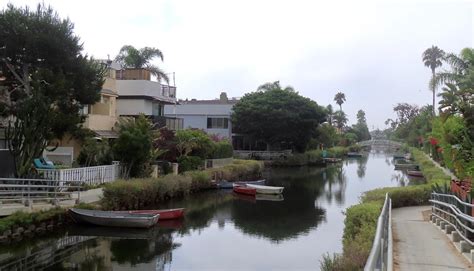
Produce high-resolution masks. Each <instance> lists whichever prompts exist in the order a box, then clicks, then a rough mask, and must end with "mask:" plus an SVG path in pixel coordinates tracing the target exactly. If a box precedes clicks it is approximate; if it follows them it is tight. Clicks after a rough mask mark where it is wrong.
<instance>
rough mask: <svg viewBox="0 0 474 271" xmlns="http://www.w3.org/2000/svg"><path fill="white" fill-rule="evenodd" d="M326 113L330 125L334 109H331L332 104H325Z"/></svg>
mask: <svg viewBox="0 0 474 271" xmlns="http://www.w3.org/2000/svg"><path fill="white" fill-rule="evenodd" d="M326 113H327V114H328V123H329V125H331V126H332V124H333V116H334V110H333V109H332V105H330V104H328V106H326Z"/></svg>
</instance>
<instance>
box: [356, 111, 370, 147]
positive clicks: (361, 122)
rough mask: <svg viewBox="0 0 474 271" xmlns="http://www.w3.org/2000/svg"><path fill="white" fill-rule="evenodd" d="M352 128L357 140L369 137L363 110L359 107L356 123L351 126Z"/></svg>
mask: <svg viewBox="0 0 474 271" xmlns="http://www.w3.org/2000/svg"><path fill="white" fill-rule="evenodd" d="M352 129H353V130H354V132H355V134H356V135H357V139H358V140H359V141H363V140H368V139H370V132H369V127H368V126H367V120H366V118H365V112H364V110H362V109H361V110H359V111H357V123H356V124H355V125H353V126H352Z"/></svg>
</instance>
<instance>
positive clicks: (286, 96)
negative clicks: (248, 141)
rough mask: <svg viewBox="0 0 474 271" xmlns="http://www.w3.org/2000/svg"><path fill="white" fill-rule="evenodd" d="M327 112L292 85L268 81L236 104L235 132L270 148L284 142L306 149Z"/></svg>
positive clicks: (301, 149)
mask: <svg viewBox="0 0 474 271" xmlns="http://www.w3.org/2000/svg"><path fill="white" fill-rule="evenodd" d="M325 120H326V112H325V110H324V108H323V107H321V106H319V105H318V104H317V103H316V102H315V101H312V100H310V99H308V98H305V97H302V96H300V95H299V94H298V93H297V92H295V91H294V90H293V88H292V87H286V88H282V87H281V86H280V84H279V83H278V82H274V83H267V84H264V85H262V86H260V87H259V88H258V90H257V91H255V92H252V93H248V94H245V96H244V97H242V99H240V101H239V102H238V103H237V104H236V105H235V106H234V107H233V114H232V123H233V128H234V129H235V131H236V132H238V133H240V134H244V135H246V136H249V137H251V138H254V139H256V140H261V141H263V142H265V143H267V149H270V146H272V145H274V144H279V143H281V142H285V143H287V144H289V145H291V146H292V147H294V148H295V149H296V150H298V151H304V150H305V148H306V145H307V144H308V142H309V140H310V139H311V136H312V135H313V133H314V132H315V130H316V128H317V127H318V125H319V124H320V123H323V122H324V121H325Z"/></svg>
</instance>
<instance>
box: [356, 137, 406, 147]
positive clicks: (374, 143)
mask: <svg viewBox="0 0 474 271" xmlns="http://www.w3.org/2000/svg"><path fill="white" fill-rule="evenodd" d="M357 145H359V146H362V147H366V146H387V147H401V146H402V143H401V142H398V141H393V140H387V139H372V140H366V141H361V142H358V143H357Z"/></svg>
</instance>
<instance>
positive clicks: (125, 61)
mask: <svg viewBox="0 0 474 271" xmlns="http://www.w3.org/2000/svg"><path fill="white" fill-rule="evenodd" d="M156 57H158V58H159V59H161V61H163V53H162V52H161V51H160V50H159V49H157V48H153V47H143V48H141V49H137V48H135V47H133V46H131V45H124V46H123V47H122V48H121V49H120V52H119V54H118V55H117V56H116V57H115V61H117V62H119V63H120V64H121V65H122V67H123V68H135V69H146V70H148V71H150V73H151V74H152V75H154V76H156V78H157V79H158V81H161V80H164V81H165V82H167V83H168V82H169V78H168V76H167V75H166V73H165V72H164V71H163V70H162V69H160V68H159V67H158V66H156V65H153V64H151V63H150V61H152V60H153V59H154V58H156Z"/></svg>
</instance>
